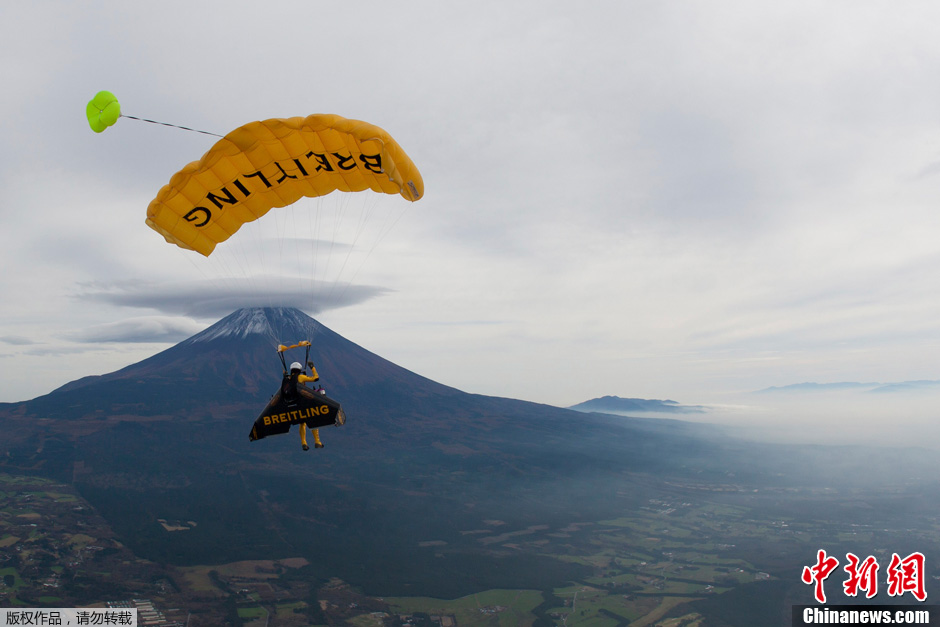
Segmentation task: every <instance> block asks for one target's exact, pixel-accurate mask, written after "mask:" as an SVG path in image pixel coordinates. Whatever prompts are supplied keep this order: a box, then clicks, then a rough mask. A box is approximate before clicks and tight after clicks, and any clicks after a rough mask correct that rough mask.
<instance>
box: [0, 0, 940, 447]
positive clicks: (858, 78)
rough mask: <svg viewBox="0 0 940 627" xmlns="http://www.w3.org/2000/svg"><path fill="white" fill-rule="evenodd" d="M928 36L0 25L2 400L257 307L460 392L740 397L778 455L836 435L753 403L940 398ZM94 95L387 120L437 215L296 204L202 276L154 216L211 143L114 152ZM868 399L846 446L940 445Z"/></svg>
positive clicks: (272, 23)
mask: <svg viewBox="0 0 940 627" xmlns="http://www.w3.org/2000/svg"><path fill="white" fill-rule="evenodd" d="M938 23H940V5H937V4H936V3H931V2H920V3H918V2H909V3H905V4H904V5H903V6H900V5H898V4H897V3H891V2H865V1H858V0H851V1H848V0H846V1H843V2H819V1H818V0H813V1H808V2H799V1H797V2H785V3H767V2H752V1H747V0H739V1H726V2H671V1H668V0H667V1H662V0H649V1H622V2H583V3H572V2H549V1H546V0H538V1H532V2H506V1H500V2H483V1H478V2H473V3H453V2H439V1H428V2H405V1H402V2H395V3H389V2H355V3H353V2H345V3H335V2H333V3H326V2H314V1H309V0H304V1H300V0H298V1H296V2H288V1H277V0H269V1H268V2H266V3H262V4H259V3H257V2H251V3H249V2H238V1H234V0H226V1H225V2H221V1H219V2H193V1H192V0H186V1H185V2H159V3H131V2H124V1H99V2H96V3H94V4H86V3H67V2H43V1H36V2H29V3H7V4H5V5H4V8H3V9H2V13H0V79H2V85H3V90H0V128H2V131H3V147H4V150H3V151H2V152H0V190H2V194H0V216H2V221H3V227H2V229H0V264H2V270H3V271H2V272H0V294H2V297H0V372H2V380H0V401H19V400H25V399H29V398H33V397H35V396H38V395H40V394H44V393H47V392H49V391H51V390H52V389H54V388H56V387H58V386H59V385H62V384H64V383H66V382H68V381H71V380H73V379H76V378H78V377H81V376H85V375H91V374H102V373H105V372H110V371H112V370H115V369H117V368H120V367H123V366H125V365H127V364H129V363H133V362H136V361H138V360H140V359H142V358H144V357H147V356H149V355H152V354H154V353H156V352H158V351H160V350H163V349H164V348H166V347H168V346H170V345H172V344H173V343H175V342H177V341H179V340H181V339H184V338H185V337H187V336H189V335H191V334H192V333H194V332H196V331H198V330H200V329H202V328H205V327H206V326H207V325H209V324H211V323H212V322H214V321H216V320H217V319H219V318H221V317H222V316H224V315H225V314H226V313H228V312H229V311H231V310H232V309H233V308H235V307H238V306H240V305H242V304H249V305H251V304H255V305H257V304H290V305H295V304H300V305H302V306H303V307H304V308H305V310H306V311H307V312H308V313H310V314H311V315H314V316H315V317H316V318H317V319H318V320H320V321H321V322H323V323H324V324H326V325H327V326H328V327H330V328H332V329H333V330H335V331H337V332H338V333H340V334H342V335H343V336H345V337H347V338H349V339H350V340H352V341H354V342H356V343H358V344H360V345H362V346H364V347H366V348H368V349H370V350H372V351H373V352H376V353H378V354H379V355H382V356H383V357H386V358H388V359H391V360H392V361H395V362H396V363H399V364H400V365H402V366H405V367H407V368H409V369H411V370H414V371H416V372H418V373H420V374H422V375H425V376H427V377H430V378H432V379H435V380H437V381H440V382H442V383H445V384H448V385H452V386H455V387H458V388H460V389H463V390H466V391H469V392H476V393H482V394H492V395H500V396H508V397H513V398H521V399H526V400H533V401H539V402H545V403H550V404H554V405H563V406H567V405H572V404H574V403H577V402H581V401H584V400H587V399H590V398H594V397H597V396H602V395H608V394H610V395H619V396H624V397H641V398H661V399H664V398H669V399H674V400H677V401H679V402H682V403H689V404H704V405H708V404H712V405H715V406H729V405H733V406H734V407H733V410H732V411H731V413H733V414H736V415H737V417H738V419H739V420H743V421H750V422H752V423H760V422H762V421H764V422H773V424H774V426H775V427H777V428H778V429H784V430H785V429H791V428H793V427H794V426H796V425H802V426H801V427H800V428H803V427H805V426H806V425H810V424H813V425H817V426H818V424H817V423H818V421H819V420H820V419H819V417H818V416H816V415H815V414H814V415H813V417H812V418H809V416H810V413H812V412H810V413H800V412H797V413H796V414H794V413H793V411H791V410H787V413H786V414H785V415H786V416H787V418H782V417H781V416H782V415H784V414H780V413H779V411H777V413H774V412H775V411H776V410H773V409H770V408H768V406H767V403H768V401H767V400H766V398H767V397H766V396H760V397H755V396H744V397H741V396H740V395H741V394H742V393H746V392H750V391H754V390H758V389H762V388H766V387H769V386H780V385H786V384H791V383H797V382H801V381H819V382H832V381H878V382H893V381H905V380H916V379H930V380H933V379H940V368H938V364H937V355H938V348H940V296H938V293H940V290H938V288H940V273H938V269H940V210H938V209H940V80H938V77H940V38H938V37H937V33H936V24H938ZM103 89H106V90H109V91H112V92H113V93H115V94H116V95H117V97H118V98H119V99H120V101H121V105H122V110H123V112H124V113H125V114H127V115H132V116H137V117H143V118H150V119H156V120H161V121H165V122H170V123H174V124H180V125H184V126H189V127H193V128H197V129H201V130H205V131H209V132H213V133H219V134H224V133H225V132H227V131H229V130H232V129H233V128H235V127H237V126H239V125H241V124H244V123H246V122H249V121H252V120H257V119H265V118H272V117H291V116H305V115H309V114H311V113H336V114H339V115H342V116H345V117H349V118H355V119H361V120H366V121H369V122H372V123H374V124H377V125H379V126H381V127H382V128H384V129H386V130H387V131H388V132H389V133H391V134H392V136H393V137H395V138H396V139H397V140H398V142H399V143H400V144H401V146H402V147H403V148H404V149H405V150H406V152H408V154H409V155H410V156H411V158H412V159H413V160H414V162H415V163H416V165H417V166H418V168H419V169H420V170H421V172H422V174H423V176H424V180H425V185H426V190H425V191H426V196H425V197H424V198H423V199H422V200H421V201H420V202H418V203H414V204H411V203H407V202H406V201H404V200H403V199H401V198H400V197H388V198H382V199H371V200H365V199H356V200H348V199H341V200H335V199H329V198H328V199H324V200H321V201H313V200H311V201H301V202H300V203H297V205H295V206H293V207H291V208H288V209H284V210H282V211H281V212H280V213H279V214H278V216H277V217H273V218H272V217H271V216H272V215H273V214H269V216H266V218H268V220H261V221H259V223H258V226H257V229H256V230H249V229H247V228H246V229H243V231H242V232H240V233H239V234H238V235H236V237H235V238H233V239H232V240H231V241H230V242H227V243H226V244H223V245H222V246H220V248H219V253H223V252H224V254H218V257H219V259H216V256H217V255H213V257H212V258H210V259H208V260H206V259H204V258H202V257H201V256H199V255H197V254H195V253H189V252H186V251H182V250H180V249H178V248H176V247H175V246H172V245H169V244H167V243H166V242H165V241H164V240H163V238H162V237H160V236H159V235H157V234H156V233H155V232H153V231H152V230H150V229H149V228H148V227H147V226H146V225H145V224H144V217H145V215H146V208H147V205H148V203H149V202H150V200H151V199H152V198H153V197H154V196H155V195H156V193H157V191H158V190H159V189H160V187H162V186H163V185H164V184H166V183H167V181H168V180H169V177H170V176H171V175H172V174H173V173H174V172H175V171H177V170H178V169H180V168H181V167H182V166H184V165H185V164H186V163H188V162H189V161H193V160H196V159H198V158H199V157H200V156H201V155H202V154H203V153H204V152H205V151H206V150H208V149H209V147H211V145H212V143H213V142H214V140H215V138H213V137H210V136H207V135H201V134H197V133H190V132H185V131H180V130H177V129H172V128H167V127H162V126H156V125H153V124H146V123H142V122H137V121H134V120H130V119H121V120H119V121H118V123H117V124H116V125H115V126H114V127H112V128H110V129H108V130H107V131H106V132H104V133H102V134H100V135H99V134H95V133H93V132H92V131H91V130H90V129H89V127H88V125H87V123H86V121H85V117H84V110H85V104H86V103H87V102H88V100H90V99H91V97H92V96H94V94H95V93H96V92H97V91H99V90H103ZM334 196H340V195H334ZM345 196H350V195H345ZM359 196H364V195H363V194H360V195H359ZM331 203H332V204H331ZM311 215H315V216H316V217H315V218H311ZM261 222H266V224H263V225H261V224H260V223H261ZM253 226H254V225H253ZM236 240H240V241H238V242H236ZM274 240H279V241H280V242H282V243H281V244H278V245H277V246H278V248H277V254H274V253H273V248H272V244H270V242H271V241H274ZM229 244H230V245H231V246H229ZM223 246H224V247H226V249H225V250H223ZM252 247H254V248H252ZM229 248H230V249H231V250H229ZM287 339H291V338H287ZM275 370H276V368H275ZM322 374H323V375H324V377H326V378H328V377H329V373H322ZM741 398H744V399H746V400H745V401H742V400H741ZM859 398H861V397H859ZM934 400H936V399H934ZM846 402H847V401H845V399H843V400H842V401H840V403H841V404H840V407H841V408H842V409H843V410H844V413H845V414H847V415H848V414H851V413H852V411H854V410H851V411H850V410H848V409H846V407H847V405H846ZM866 402H867V401H866ZM876 405H878V407H880V409H877V411H875V410H874V409H873V410H872V412H873V413H872V414H871V416H870V417H868V418H866V421H865V422H864V429H862V428H861V427H860V426H859V425H860V423H858V422H852V425H853V426H852V428H853V429H856V430H858V431H864V432H865V433H867V434H868V435H869V436H872V437H875V438H879V439H884V438H883V436H885V433H884V432H885V431H887V430H888V429H889V428H888V427H887V426H885V425H886V424H888V423H890V424H891V425H893V426H892V427H891V432H892V433H894V434H898V433H900V432H902V431H903V433H904V437H907V438H908V439H913V440H916V439H918V438H921V439H922V438H923V437H924V433H925V429H926V428H927V426H926V425H929V424H932V419H933V413H931V412H932V410H926V413H924V412H923V411H922V412H921V413H918V414H917V416H916V418H915V417H913V415H914V414H915V413H917V412H914V411H911V412H910V413H905V412H907V410H904V411H901V406H902V405H901V404H894V403H893V402H884V403H881V404H876ZM866 406H867V407H868V408H869V409H872V408H873V407H874V406H873V405H872V404H871V403H867V405H866ZM927 406H928V407H933V406H936V404H935V403H932V402H931V403H927ZM817 408H818V406H817ZM777 410H779V408H777ZM797 414H798V415H797ZM847 415H840V418H846V417H847ZM769 416H773V418H770V417H769ZM830 417H831V416H830ZM848 417H849V419H850V421H852V420H854V418H852V417H851V416H848ZM801 421H802V422H801ZM837 424H838V425H839V427H840V428H841V425H843V424H845V423H843V422H841V421H834V420H833V421H831V424H830V426H832V427H833V428H835V426H836V425H837Z"/></svg>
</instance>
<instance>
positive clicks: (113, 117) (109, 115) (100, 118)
mask: <svg viewBox="0 0 940 627" xmlns="http://www.w3.org/2000/svg"><path fill="white" fill-rule="evenodd" d="M85 116H86V117H87V118H88V125H89V126H90V127H91V130H93V131H94V132H96V133H100V132H102V131H103V130H104V129H106V128H108V127H109V126H111V125H113V124H114V123H115V122H117V121H118V118H119V117H121V105H120V103H118V100H117V98H115V97H114V94H112V93H111V92H110V91H99V92H98V93H97V94H95V97H94V98H92V99H91V100H89V101H88V105H87V106H86V107H85Z"/></svg>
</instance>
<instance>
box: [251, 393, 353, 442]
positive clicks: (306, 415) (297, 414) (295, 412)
mask: <svg viewBox="0 0 940 627" xmlns="http://www.w3.org/2000/svg"><path fill="white" fill-rule="evenodd" d="M345 422H346V414H345V412H343V408H342V407H341V406H340V404H339V403H338V402H336V401H334V400H333V399H331V398H329V397H328V396H326V395H324V394H320V393H319V392H317V391H315V390H310V389H308V388H305V387H304V386H302V385H298V386H296V393H294V394H290V393H285V389H284V386H282V388H281V390H279V391H278V393H277V394H275V395H274V397H273V398H271V402H269V403H268V406H267V407H265V408H264V411H263V412H261V415H260V416H258V419H257V420H255V424H254V426H253V427H252V428H251V433H250V434H249V436H248V438H249V439H250V440H251V441H255V440H260V439H261V438H266V437H268V436H269V435H279V434H281V433H287V432H288V431H290V428H291V425H299V424H301V423H303V424H306V425H307V426H308V427H309V428H311V429H316V428H318V427H326V426H329V425H341V424H343V423H345Z"/></svg>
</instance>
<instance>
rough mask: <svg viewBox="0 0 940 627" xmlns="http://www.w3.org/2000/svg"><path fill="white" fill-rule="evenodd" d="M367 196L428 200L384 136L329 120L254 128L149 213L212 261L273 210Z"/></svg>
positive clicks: (165, 193)
mask: <svg viewBox="0 0 940 627" xmlns="http://www.w3.org/2000/svg"><path fill="white" fill-rule="evenodd" d="M365 190H372V191H375V192H379V193H384V194H400V195H401V196H402V197H404V198H405V199H407V200H410V201H412V202H414V201H416V200H419V199H420V198H421V197H422V196H423V195H424V182H423V181H422V179H421V174H420V172H418V170H417V168H416V167H415V165H414V163H412V161H411V159H410V158H409V157H408V155H407V154H405V152H404V150H402V148H401V147H400V146H399V145H398V143H397V142H395V140H394V139H392V137H391V136H390V135H389V134H388V133H386V132H385V131H384V130H382V129H381V128H379V127H377V126H374V125H372V124H369V123H367V122H361V121H359V120H350V119H346V118H343V117H340V116H338V115H327V114H318V115H311V116H308V117H306V118H302V117H295V118H289V119H272V120H264V121H262V122H251V123H249V124H246V125H244V126H242V127H239V128H237V129H235V130H234V131H232V132H230V133H229V134H227V135H226V136H225V137H224V138H222V139H221V140H219V141H218V142H216V144H215V145H214V146H213V147H212V148H211V149H210V150H209V151H208V152H207V153H206V154H205V155H203V157H202V159H200V160H199V161H195V162H193V163H190V164H189V165H187V166H186V167H185V168H183V169H182V170H180V171H179V172H177V173H176V174H174V175H173V176H172V177H171V178H170V182H169V184H167V185H165V186H164V187H163V188H162V189H161V190H160V192H159V193H158V194H157V197H156V198H155V199H154V200H153V201H152V202H151V203H150V206H149V207H148V208H147V224H148V225H149V226H150V227H151V228H153V229H154V230H155V231H157V232H158V233H160V234H161V235H163V236H164V237H165V238H166V240H167V241H168V242H170V243H173V244H176V245H177V246H180V247H182V248H187V249H191V250H195V251H197V252H199V253H201V254H203V255H205V256H209V255H210V254H211V253H212V251H213V250H214V249H215V247H216V245H217V244H219V243H220V242H224V241H225V240H227V239H228V238H229V237H231V236H232V235H233V234H234V233H235V232H236V231H238V229H239V228H241V226H242V225H243V224H245V223H246V222H251V221H253V220H257V219H258V218H260V217H262V216H263V215H264V214H266V213H267V212H268V211H269V210H270V209H272V208H277V207H284V206H287V205H289V204H291V203H294V202H296V201H297V200H299V199H300V198H303V197H305V196H306V197H316V196H323V195H326V194H329V193H331V192H334V191H343V192H361V191H365Z"/></svg>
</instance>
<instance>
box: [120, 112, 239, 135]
mask: <svg viewBox="0 0 940 627" xmlns="http://www.w3.org/2000/svg"><path fill="white" fill-rule="evenodd" d="M120 117H122V118H127V119H129V120H137V121H138V122H148V123H150V124H159V125H160V126H170V127H172V128H178V129H182V130H184V131H190V132H192V133H202V134H203V135H212V136H213V137H225V136H224V135H219V134H218V133H210V132H209V131H200V130H199V129H198V128H189V127H188V126H179V125H177V124H170V123H168V122H160V121H158V120H148V119H146V118H136V117H134V116H133V115H125V114H123V113H122V114H121V116H120Z"/></svg>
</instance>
